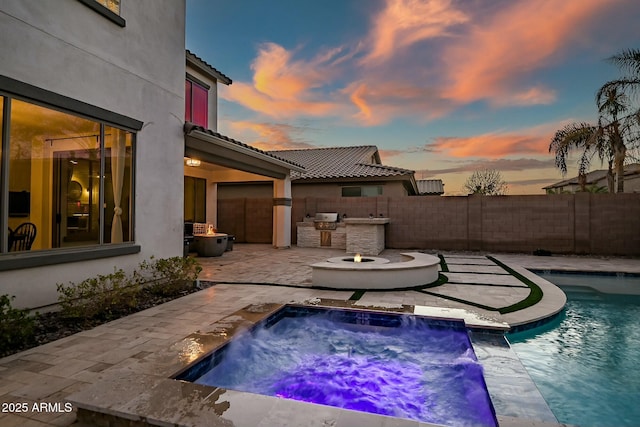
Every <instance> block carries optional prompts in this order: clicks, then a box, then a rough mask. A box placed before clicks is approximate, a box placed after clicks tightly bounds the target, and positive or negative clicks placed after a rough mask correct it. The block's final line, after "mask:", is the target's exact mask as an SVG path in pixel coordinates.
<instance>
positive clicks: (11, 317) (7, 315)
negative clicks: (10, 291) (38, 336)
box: [0, 295, 35, 357]
mask: <svg viewBox="0 0 640 427" xmlns="http://www.w3.org/2000/svg"><path fill="white" fill-rule="evenodd" d="M14 298H15V297H9V295H0V357H2V356H6V355H7V354H10V353H11V352H12V350H13V349H14V348H16V347H20V346H23V345H27V344H29V343H30V342H32V341H33V340H34V327H35V320H34V318H33V317H31V316H29V312H28V311H27V310H19V309H16V308H13V307H12V306H11V301H12V300H13V299H14Z"/></svg>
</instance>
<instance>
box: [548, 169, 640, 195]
mask: <svg viewBox="0 0 640 427" xmlns="http://www.w3.org/2000/svg"><path fill="white" fill-rule="evenodd" d="M636 174H640V163H632V164H630V165H626V166H625V167H624V176H625V177H628V176H631V175H636ZM600 181H604V185H605V186H606V185H607V182H606V181H607V170H606V169H598V170H595V171H591V172H588V173H587V174H586V184H587V185H593V184H596V183H599V182H600ZM571 185H580V182H579V181H578V177H577V176H575V177H573V178H569V179H565V180H563V181H559V182H556V183H555V184H551V185H547V186H546V187H542V189H543V190H551V189H554V188H562V187H567V186H571Z"/></svg>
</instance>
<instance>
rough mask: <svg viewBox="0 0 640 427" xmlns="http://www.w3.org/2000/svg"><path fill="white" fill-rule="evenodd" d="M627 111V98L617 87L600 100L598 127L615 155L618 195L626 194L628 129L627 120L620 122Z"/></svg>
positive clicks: (605, 93)
mask: <svg viewBox="0 0 640 427" xmlns="http://www.w3.org/2000/svg"><path fill="white" fill-rule="evenodd" d="M626 111H627V97H626V95H625V94H624V93H621V92H619V91H618V88H617V87H616V86H610V87H609V88H608V89H607V90H606V91H605V92H604V93H603V94H602V98H601V99H599V100H598V113H599V114H600V118H599V119H598V127H599V128H600V129H602V132H603V133H605V134H606V137H607V140H608V141H609V144H610V150H611V153H612V154H613V163H614V165H615V171H616V178H617V180H618V185H617V188H616V192H617V193H624V160H625V157H626V155H627V146H626V145H625V141H624V138H623V132H624V131H625V130H626V129H627V126H626V124H627V123H626V120H625V121H624V122H621V121H620V115H621V114H622V113H624V112H626Z"/></svg>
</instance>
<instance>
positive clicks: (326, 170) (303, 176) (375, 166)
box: [269, 145, 417, 194]
mask: <svg viewBox="0 0 640 427" xmlns="http://www.w3.org/2000/svg"><path fill="white" fill-rule="evenodd" d="M269 153H271V154H274V155H276V156H278V157H281V158H283V159H287V160H289V161H292V162H295V163H297V164H299V165H302V166H303V167H304V169H305V171H304V172H297V171H292V172H291V181H296V182H319V181H340V180H348V181H353V180H356V179H360V180H367V181H372V180H380V179H383V180H392V179H396V180H401V181H408V182H405V185H406V186H408V187H410V189H408V191H409V194H416V193H417V187H416V184H415V179H414V171H412V170H408V169H403V168H398V167H394V166H386V165H383V164H381V161H380V154H379V153H378V147H376V146H375V145H362V146H353V147H330V148H307V149H302V150H276V151H269Z"/></svg>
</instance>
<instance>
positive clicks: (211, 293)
mask: <svg viewBox="0 0 640 427" xmlns="http://www.w3.org/2000/svg"><path fill="white" fill-rule="evenodd" d="M401 252H403V251H398V250H386V251H384V252H383V254H382V255H381V256H382V257H386V258H388V259H390V260H392V261H399V260H400V259H401V255H400V253H401ZM342 254H344V251H340V250H331V249H310V248H309V249H300V248H292V249H290V250H275V249H273V248H271V247H270V246H269V245H244V244H240V245H237V248H236V249H234V251H232V252H229V253H225V254H224V255H223V256H222V257H220V258H218V259H201V261H203V266H204V271H203V274H202V275H201V279H203V278H205V277H211V279H212V280H215V281H217V282H222V281H224V280H228V281H231V282H234V283H229V284H222V283H221V284H217V285H215V286H212V287H209V288H207V289H204V290H202V291H200V292H197V293H194V294H190V295H188V296H185V297H183V298H180V299H177V300H174V301H171V302H168V303H166V304H163V305H161V306H157V307H153V308H150V309H147V310H144V311H142V312H139V313H136V314H133V315H131V316H128V317H125V318H122V319H118V320H115V321H113V322H110V323H107V324H105V325H102V326H100V327H97V328H94V329H93V330H91V331H85V332H83V333H80V334H76V335H73V336H70V337H66V338H63V339H61V340H58V341H56V342H53V343H49V344H47V345H44V346H40V347H38V348H35V349H31V350H28V351H26V352H23V353H19V354H18V355H14V356H11V357H8V358H4V359H0V396H3V395H4V397H10V398H12V399H14V400H15V399H18V398H22V399H37V397H36V396H38V395H42V394H48V396H46V397H44V398H45V399H49V398H55V399H63V398H64V397H66V396H68V395H69V393H74V394H76V395H77V394H78V393H81V394H83V395H85V396H87V394H86V393H87V390H88V389H89V388H90V387H92V386H91V385H88V384H94V383H96V384H99V383H100V382H101V381H110V380H111V379H113V378H114V377H122V376H125V377H127V378H129V379H130V381H131V384H132V387H134V388H135V390H131V388H132V387H126V388H124V389H116V390H109V394H110V395H112V396H113V397H114V398H115V399H120V401H121V402H122V403H121V407H123V408H124V407H125V406H126V405H128V404H129V402H131V401H132V400H133V399H135V396H140V395H141V393H144V392H145V391H146V390H148V389H149V388H152V387H153V386H154V385H155V384H157V383H156V382H155V381H156V379H157V381H169V380H167V379H166V378H167V377H168V376H169V375H170V374H171V373H173V372H175V371H171V369H173V368H174V367H177V366H181V365H180V364H179V363H177V359H175V357H176V354H175V351H174V353H171V352H170V351H169V350H170V349H171V345H172V344H173V343H174V342H178V341H180V340H182V339H183V338H184V337H186V336H187V335H189V334H191V333H193V332H194V331H197V330H200V331H205V332H206V331H211V330H212V325H213V324H214V323H216V322H218V321H220V320H222V319H223V318H224V317H227V316H229V315H231V314H232V313H234V312H236V311H237V310H240V309H241V308H243V307H245V306H247V305H249V304H255V303H263V302H272V303H289V302H298V303H304V302H305V301H307V302H308V301H310V300H312V299H314V298H319V299H323V300H327V301H329V300H334V301H337V302H339V301H346V300H348V298H350V297H351V295H352V294H353V291H340V290H335V291H333V290H318V289H313V288H309V287H281V286H268V285H260V284H240V283H236V282H242V281H246V282H255V283H265V282H273V283H280V284H284V285H294V286H300V285H310V284H311V268H310V267H309V265H310V264H312V263H313V262H317V261H320V260H323V259H326V258H330V257H332V256H338V255H342ZM496 257H497V258H498V259H500V260H502V261H503V262H505V263H507V264H508V265H510V266H512V267H513V265H512V263H511V262H512V259H514V258H510V257H511V255H506V256H504V257H503V256H502V255H499V256H496ZM523 257H524V256H523ZM529 258H542V257H529ZM546 258H556V257H546ZM569 258H571V257H563V258H562V259H560V257H558V258H557V260H556V261H557V262H558V263H559V265H560V266H567V265H570V264H571V266H573V267H575V268H579V267H580V266H581V265H583V264H585V263H588V262H589V260H590V259H591V258H584V259H582V258H580V257H574V258H579V259H577V260H574V259H569ZM445 259H446V260H447V262H448V264H449V265H450V267H452V270H456V271H452V272H450V273H447V275H448V276H450V277H451V276H453V277H456V276H455V275H456V274H467V275H469V276H470V277H472V278H473V280H474V281H479V280H481V279H480V277H485V278H486V277H491V278H502V279H504V278H505V277H507V278H508V277H509V276H505V275H504V274H498V271H499V270H497V269H496V267H497V266H496V265H495V264H494V263H492V262H491V261H490V260H488V259H487V258H485V257H484V256H480V255H471V254H462V255H459V256H456V255H455V254H445ZM520 261H521V262H522V263H525V265H528V264H526V262H527V259H526V257H525V258H520V259H519V261H518V262H520ZM542 261H544V266H545V267H547V268H549V269H553V268H554V267H553V266H554V264H553V262H554V260H553V259H551V260H548V259H546V260H538V259H533V260H532V261H530V262H529V264H535V263H536V262H537V263H538V264H536V265H540V264H541V263H542ZM601 261H602V260H598V262H600V264H602V262H601ZM615 261H616V262H618V261H617V260H615ZM514 263H515V262H514ZM572 263H573V264H572ZM464 264H467V265H464ZM469 264H480V265H469ZM515 264H517V263H515ZM630 264H633V262H629V261H627V260H622V261H621V262H620V263H619V264H615V265H616V266H624V268H626V269H630V270H633V268H632V267H629V265H630ZM635 264H638V263H637V260H636V261H635ZM248 266H249V267H248ZM454 266H455V267H454ZM637 267H640V266H637ZM620 268H622V267H620ZM636 269H637V270H639V271H640V268H636ZM462 271H464V272H469V271H473V272H476V273H496V274H494V275H491V274H473V273H471V274H469V273H461V272H462ZM516 271H518V272H520V273H521V274H524V275H526V274H527V273H529V272H528V271H527V270H524V269H522V270H520V269H517V270H516ZM619 271H625V270H624V269H621V270H619ZM527 277H529V276H527ZM458 278H459V277H458ZM494 281H495V280H494ZM543 282H544V281H543ZM474 283H477V282H474ZM518 283H519V284H520V282H519V281H518ZM520 285H521V284H520ZM513 286H517V285H513ZM545 286H547V285H545ZM548 286H550V288H544V289H543V291H544V295H545V298H544V299H543V300H542V301H541V302H540V303H538V304H536V305H535V306H533V307H530V308H528V309H526V310H521V311H519V312H514V313H510V314H508V315H504V316H502V317H501V319H502V320H504V321H507V322H509V323H510V324H517V323H518V322H522V321H529V320H530V319H535V318H539V317H544V316H546V315H548V313H549V312H553V311H554V310H557V309H558V307H559V306H560V305H562V304H564V302H563V301H564V300H563V299H562V298H563V295H564V294H562V293H561V292H560V293H559V294H558V293H555V292H556V291H555V290H554V288H555V287H553V285H551V284H549V285H548ZM555 289H557V288H555ZM427 291H429V292H434V293H438V292H439V293H441V294H442V295H443V296H446V295H445V293H448V292H451V293H452V295H453V294H454V293H455V294H456V295H459V296H460V295H462V296H464V298H466V299H468V300H470V301H474V302H481V303H486V305H492V304H501V305H509V303H510V302H511V301H512V300H519V299H521V296H522V295H521V293H523V292H528V289H526V288H521V287H508V286H493V287H492V286H483V285H472V284H464V285H455V284H451V283H449V284H447V285H443V286H439V287H436V288H430V289H427ZM344 304H346V305H350V304H352V302H345V303H344ZM384 305H386V306H394V307H395V306H397V307H401V306H402V305H405V306H406V307H405V309H412V307H413V306H416V305H418V306H420V305H423V306H431V307H443V308H460V309H465V310H469V306H468V305H466V304H464V303H460V302H456V301H451V300H447V299H445V298H442V297H440V296H437V295H428V294H424V293H421V292H416V291H413V290H410V291H392V292H365V294H364V295H363V296H362V298H361V299H360V300H359V301H357V302H356V303H355V305H354V306H355V307H375V306H378V307H382V306H384ZM473 310H474V312H476V313H478V314H479V315H486V316H491V315H493V316H495V315H496V312H493V311H486V310H480V309H475V308H474V309H473ZM490 356H491V357H493V358H494V359H495V360H498V361H501V360H502V362H504V363H502V364H498V367H497V368H496V367H489V368H487V373H488V374H490V375H493V374H495V375H499V374H501V373H504V372H511V371H510V363H511V361H510V360H509V359H508V358H505V359H500V357H501V356H500V355H499V354H493V353H491V354H490ZM78 361H81V362H83V363H82V364H81V366H73V365H75V364H77V363H79V362H78ZM25 363H26V364H25ZM7 364H10V366H7ZM11 364H15V365H11ZM87 364H88V366H87ZM27 368H29V369H31V371H29V370H27ZM41 368H42V369H41ZM78 368H80V369H78ZM56 369H57V370H56ZM34 370H35V372H33V371H34ZM159 373H162V375H158V374H159ZM47 374H51V375H47ZM165 374H166V375H165ZM136 375H144V376H145V377H148V376H151V378H152V380H151V383H149V382H144V384H143V385H142V386H140V385H135V376H136ZM515 377H516V375H515V374H514V378H515ZM127 381H129V380H127ZM513 386H514V387H516V386H517V384H513ZM99 387H102V386H101V385H99ZM509 387H510V385H509V384H507V385H506V388H507V389H509ZM512 391H514V392H515V393H518V390H517V387H516V388H514V389H513V390H512ZM136 393H137V394H136ZM21 396H22V397H21ZM227 396H231V394H230V393H227ZM252 397H253V396H252ZM87 398H88V399H89V400H90V396H88V397H87ZM94 403H95V404H96V405H97V404H99V403H100V402H99V401H97V400H96V401H95V402H94ZM245 403H246V402H245ZM517 403H518V404H519V403H520V402H517ZM501 405H503V407H504V408H506V409H505V411H507V412H508V409H509V408H510V407H514V408H515V406H517V405H515V404H513V402H512V401H510V402H505V403H501ZM509 405H511V406H509ZM235 408H239V407H238V405H236V407H235ZM242 408H246V405H245V406H242ZM283 408H284V406H283ZM242 410H243V411H245V412H247V413H248V414H247V416H254V415H256V414H259V411H246V409H242ZM269 413H273V414H274V415H276V414H285V413H286V411H285V412H279V410H278V408H276V407H275V406H273V407H270V408H264V412H263V413H262V415H263V416H264V415H266V414H269ZM6 415H7V414H5V416H2V414H0V426H2V427H4V425H12V424H7V423H4V421H5V420H7V419H8V420H9V422H13V421H15V420H16V419H17V420H18V421H24V422H20V423H19V424H17V425H29V424H25V423H33V424H32V425H35V426H44V425H49V426H52V425H60V426H63V425H64V426H67V425H69V424H71V422H72V421H73V417H74V416H75V415H74V414H70V415H69V414H61V415H59V416H57V417H51V418H49V417H47V418H42V419H46V423H43V422H41V421H40V420H39V419H33V418H25V417H17V416H14V415H13V414H8V415H9V416H10V417H8V416H6ZM243 415H244V414H243ZM351 415H354V417H355V418H354V422H355V423H356V424H351V423H350V422H347V423H346V424H345V422H346V421H345V420H350V418H349V416H351ZM506 415H508V414H506V413H505V414H501V416H503V418H504V416H506ZM238 416H240V415H238ZM349 416H347V417H345V418H341V417H339V416H335V417H334V416H333V415H332V417H333V418H331V420H333V421H335V423H334V425H335V426H342V425H358V424H357V422H358V420H360V421H362V420H364V419H365V418H366V417H367V416H363V415H362V414H358V413H349ZM363 417H364V418H363ZM374 418H375V419H376V421H374V422H377V420H380V419H379V418H377V417H374ZM260 419H262V418H260ZM327 419H329V418H327ZM505 419H508V420H511V419H509V418H508V417H506V418H505ZM371 420H373V418H371ZM518 420H519V421H522V422H523V423H526V422H529V421H530V420H524V419H521V418H520V419H518ZM368 421H370V420H369V419H368V418H367V422H366V423H365V424H361V425H376V424H371V423H370V422H368ZM401 421H402V420H401ZM404 421H405V422H406V420H404ZM300 422H301V423H303V421H300ZM313 422H314V421H309V422H308V423H309V425H314V424H313ZM341 422H342V424H341ZM396 422H397V421H396V420H394V419H392V418H389V419H384V422H383V423H382V425H384V426H387V425H398V426H399V425H400V424H393V423H396ZM65 423H66V424H65ZM389 423H391V424H389ZM320 425H321V424H320ZM404 425H416V426H417V425H426V424H421V423H415V422H411V424H404ZM511 425H517V424H511ZM530 425H532V426H533V425H534V424H530ZM541 425H543V424H541ZM549 425H553V424H549Z"/></svg>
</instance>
